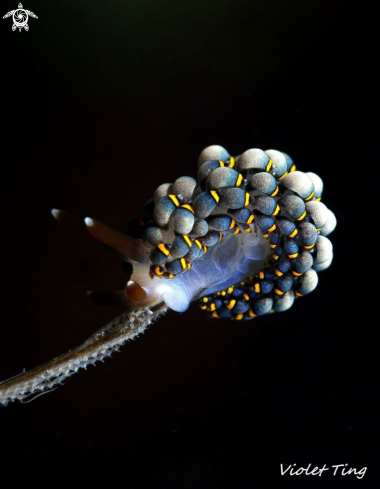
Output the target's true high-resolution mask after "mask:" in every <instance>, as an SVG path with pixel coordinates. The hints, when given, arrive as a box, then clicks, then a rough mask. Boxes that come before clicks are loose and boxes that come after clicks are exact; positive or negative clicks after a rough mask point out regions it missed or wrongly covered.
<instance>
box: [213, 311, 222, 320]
mask: <svg viewBox="0 0 380 489" xmlns="http://www.w3.org/2000/svg"><path fill="white" fill-rule="evenodd" d="M211 316H212V317H213V318H218V319H219V318H220V316H219V314H218V313H217V312H216V311H214V312H213V313H212V314H211Z"/></svg>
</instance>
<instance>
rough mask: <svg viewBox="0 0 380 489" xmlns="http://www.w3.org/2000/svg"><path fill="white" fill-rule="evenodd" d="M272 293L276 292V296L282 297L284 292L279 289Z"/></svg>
mask: <svg viewBox="0 0 380 489" xmlns="http://www.w3.org/2000/svg"><path fill="white" fill-rule="evenodd" d="M274 291H275V292H276V294H278V295H284V292H283V291H282V290H280V289H274Z"/></svg>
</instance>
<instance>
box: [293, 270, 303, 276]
mask: <svg viewBox="0 0 380 489" xmlns="http://www.w3.org/2000/svg"><path fill="white" fill-rule="evenodd" d="M292 274H293V275H294V276H295V277H300V276H301V275H302V273H299V272H296V271H295V270H292Z"/></svg>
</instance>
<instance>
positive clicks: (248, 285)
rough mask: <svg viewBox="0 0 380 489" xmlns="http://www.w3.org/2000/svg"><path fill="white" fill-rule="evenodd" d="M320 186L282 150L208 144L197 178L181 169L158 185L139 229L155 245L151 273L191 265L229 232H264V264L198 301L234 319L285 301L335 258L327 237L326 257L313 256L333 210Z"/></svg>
mask: <svg viewBox="0 0 380 489" xmlns="http://www.w3.org/2000/svg"><path fill="white" fill-rule="evenodd" d="M322 189H323V183H322V180H321V179H320V178H319V177H318V176H317V175H316V174H314V173H309V174H305V173H302V172H300V171H297V170H296V167H295V165H294V163H293V161H292V159H291V158H290V157H289V156H288V155H287V154H285V153H282V152H280V151H276V150H267V151H262V150H260V149H257V148H254V149H250V150H248V151H246V152H244V153H243V154H241V155H240V156H239V157H237V158H234V157H232V156H230V155H229V154H228V152H227V151H226V150H225V149H224V148H222V147H220V146H211V147H208V148H206V149H205V150H204V151H203V152H202V153H201V155H200V158H199V168H198V175H197V180H194V179H193V178H191V177H181V178H179V179H177V180H176V181H175V182H174V183H173V184H163V185H161V186H160V187H158V189H157V190H156V192H155V195H154V202H155V205H154V207H153V210H152V212H151V215H150V219H148V220H147V223H146V225H145V229H144V230H143V232H142V240H143V242H144V244H145V245H148V246H149V247H150V248H151V252H150V259H151V266H150V274H151V277H152V278H153V277H159V278H163V279H166V278H173V277H176V276H178V275H179V274H182V273H185V272H187V270H189V269H190V268H191V266H192V263H193V262H194V261H196V260H199V259H201V257H202V256H203V255H204V253H206V252H207V251H208V249H209V248H211V247H214V246H218V243H219V242H221V241H222V240H223V238H224V237H225V236H227V235H231V234H237V233H240V232H242V231H243V232H244V231H245V232H254V233H256V234H257V233H260V234H261V235H262V236H263V237H264V238H268V242H269V255H268V258H267V261H266V264H265V266H264V268H263V270H261V271H260V272H259V273H258V274H256V275H254V276H248V277H246V279H245V280H244V281H241V282H239V283H237V284H236V283H235V284H231V285H229V286H228V287H227V288H226V289H224V290H220V291H218V292H216V293H213V294H210V295H207V296H205V297H203V298H202V299H201V308H202V309H205V310H207V311H209V313H210V314H211V316H212V317H221V318H225V317H228V318H232V319H237V320H242V319H251V318H253V317H256V316H260V315H263V314H267V313H268V312H273V311H283V310H286V309H288V308H289V307H291V305H292V304H293V301H294V298H295V297H299V296H301V295H305V294H307V293H309V292H311V291H312V290H313V289H314V288H315V286H316V285H317V278H316V272H315V269H314V268H313V266H314V267H315V268H319V269H323V267H324V266H325V268H327V266H328V265H326V264H327V263H328V262H329V263H330V262H331V258H332V251H331V252H330V249H329V247H328V245H326V244H325V243H324V242H322V243H321V246H319V248H318V249H319V250H320V252H319V254H320V257H322V258H319V261H318V263H314V261H313V256H315V253H314V250H315V249H316V245H317V244H318V240H320V239H321V237H320V232H321V230H322V229H323V228H324V226H325V225H326V224H327V223H328V221H329V219H330V217H331V215H332V213H331V211H329V210H328V209H327V207H326V206H325V205H324V204H322V203H321V202H320V199H321V195H322ZM330 221H331V219H330ZM334 226H335V224H334V225H333V226H332V228H333V227H334ZM328 227H329V225H327V226H326V229H327V228H328ZM331 230H332V229H331ZM329 232H330V230H329ZM323 239H327V238H323ZM329 253H330V254H331V256H330V255H329ZM313 254H314V255H313Z"/></svg>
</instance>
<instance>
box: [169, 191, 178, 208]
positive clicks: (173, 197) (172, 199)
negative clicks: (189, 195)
mask: <svg viewBox="0 0 380 489" xmlns="http://www.w3.org/2000/svg"><path fill="white" fill-rule="evenodd" d="M168 197H169V199H170V200H171V201H172V202H173V204H174V205H176V206H177V207H178V206H179V200H178V199H177V197H176V196H175V195H173V194H169V195H168Z"/></svg>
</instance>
